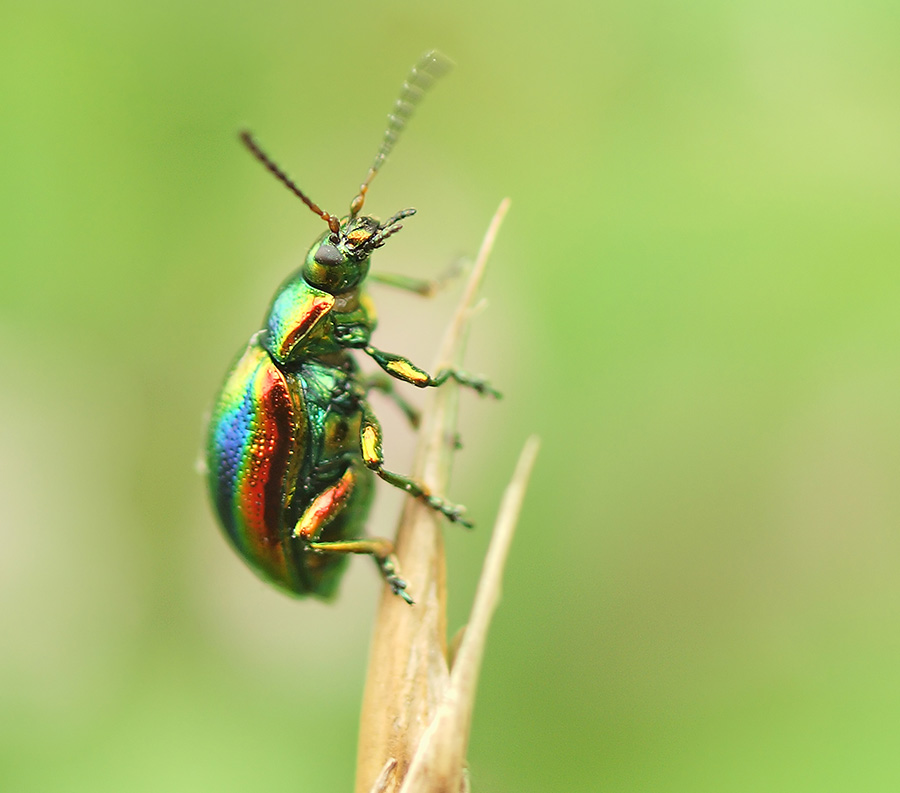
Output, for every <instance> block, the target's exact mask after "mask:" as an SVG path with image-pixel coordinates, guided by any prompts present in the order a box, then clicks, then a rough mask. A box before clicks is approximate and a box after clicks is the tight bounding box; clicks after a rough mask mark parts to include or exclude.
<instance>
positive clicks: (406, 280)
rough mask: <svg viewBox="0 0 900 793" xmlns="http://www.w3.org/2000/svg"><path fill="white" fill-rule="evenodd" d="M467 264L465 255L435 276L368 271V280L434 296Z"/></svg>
mask: <svg viewBox="0 0 900 793" xmlns="http://www.w3.org/2000/svg"><path fill="white" fill-rule="evenodd" d="M468 264H469V259H468V258H467V257H466V256H460V257H458V258H457V259H455V260H454V261H453V262H451V263H450V266H449V267H448V268H447V269H446V270H445V271H444V272H442V273H439V274H438V275H437V276H436V277H435V278H415V277H413V276H409V275H399V274H397V273H378V272H375V273H369V280H370V281H377V282H378V283H380V284H385V285H387V286H393V287H396V288H397V289H405V290H406V291H407V292H415V293H416V294H417V295H421V296H422V297H434V296H435V295H436V294H437V293H438V292H440V291H441V290H442V289H443V288H444V287H446V286H447V284H449V283H450V282H452V281H454V280H456V278H457V277H459V275H460V273H462V272H463V271H464V270H465V269H466V266H467V265H468Z"/></svg>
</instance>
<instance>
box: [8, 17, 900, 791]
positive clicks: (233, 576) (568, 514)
mask: <svg viewBox="0 0 900 793" xmlns="http://www.w3.org/2000/svg"><path fill="white" fill-rule="evenodd" d="M0 13H2V24H0V52H2V55H0V58H2V63H0V66H2V68H0V85H2V93H0V105H2V119H3V120H2V124H0V141H2V156H0V162H2V165H0V170H2V174H3V175H2V193H0V201H2V207H0V218H2V219H0V224H2V234H0V261H2V264H0V351H2V367H3V375H2V390H0V414H2V421H0V515H2V525H0V532H2V551H0V593H2V607H0V644H2V649H0V789H2V790H3V791H11V792H13V791H92V792H93V793H101V792H104V791H116V792H117V793H118V792H119V791H129V792H130V791H140V792H142V791H162V790H165V791H207V790H215V791H221V792H223V793H230V791H248V790H253V791H256V790H280V791H284V790H298V791H306V790H323V791H339V790H349V789H350V788H351V785H352V779H353V764H354V758H355V740H356V719H357V715H358V707H359V701H360V696H361V689H362V684H363V674H364V667H365V663H366V655H367V646H368V641H369V635H370V629H371V620H372V615H373V612H374V607H375V600H376V596H377V593H378V590H379V587H378V581H377V576H376V573H375V570H374V567H373V566H372V565H371V564H368V563H365V562H364V561H362V560H357V561H356V562H355V563H354V564H353V565H352V570H351V571H350V573H349V575H348V577H347V579H346V581H345V586H344V588H343V591H342V594H341V597H340V599H339V601H338V602H337V603H335V604H334V605H330V606H327V605H322V604H320V603H316V602H305V601H297V602H295V601H292V600H289V599H287V598H285V597H283V596H281V595H279V594H278V593H276V592H274V591H273V590H270V589H268V588H267V587H266V586H265V585H264V584H262V583H261V582H258V581H257V580H256V579H255V578H253V576H252V575H251V574H250V573H249V572H247V571H246V570H245V568H244V567H243V566H242V565H241V564H240V562H239V561H238V560H237V559H236V558H235V557H233V555H232V554H231V553H230V551H229V550H228V548H227V547H226V546H225V544H224V542H223V541H222V540H221V538H220V537H219V535H218V531H217V529H216V527H215V524H214V522H213V520H212V517H211V515H210V512H209V509H208V506H207V503H206V493H205V488H204V483H203V481H202V479H201V478H200V477H199V476H198V475H197V474H196V473H195V470H194V463H195V459H196V457H197V454H198V450H199V448H200V447H201V444H202V437H203V414H204V411H205V410H206V409H207V407H208V405H209V402H210V400H211V398H212V396H213V393H214V392H215V389H216V388H217V387H218V385H219V382H220V378H221V377H222V375H223V373H224V371H225V368H226V367H227V364H228V362H229V361H230V360H231V358H232V356H233V355H234V354H235V352H236V351H237V350H238V349H239V348H240V347H241V346H242V345H243V344H244V343H245V341H246V339H247V338H248V336H249V335H250V333H251V332H252V331H253V330H255V329H256V328H257V327H258V325H259V322H260V319H261V317H262V314H263V311H264V309H265V306H266V304H267V301H268V300H269V298H270V296H271V294H272V293H273V291H274V289H275V288H276V286H277V285H278V284H279V283H280V281H281V279H282V278H283V277H284V276H285V275H286V274H287V273H288V272H289V271H290V270H291V269H292V267H293V266H295V264H296V263H297V261H298V258H299V256H301V255H302V254H303V253H304V252H305V250H306V248H307V246H308V245H309V243H310V242H311V240H312V239H313V237H314V236H315V235H317V234H319V233H320V231H321V230H322V224H321V222H320V221H318V220H317V219H316V218H315V217H314V216H312V214H311V213H309V212H308V211H306V210H305V209H304V208H303V207H302V206H301V205H300V204H299V202H297V201H296V200H294V199H292V198H291V197H290V196H289V195H288V194H287V193H286V191H285V190H284V189H283V188H282V187H280V186H279V185H277V184H276V183H275V181H274V180H272V179H271V178H270V177H269V176H267V175H266V174H265V172H264V171H263V169H262V168H260V167H259V165H258V164H256V163H254V162H253V161H252V158H250V157H249V156H248V155H247V154H246V152H244V151H242V149H241V147H240V146H239V144H238V143H237V141H236V137H235V133H236V131H237V130H238V129H239V128H240V127H241V126H243V125H244V124H247V125H250V126H251V127H252V128H253V129H254V130H255V131H256V132H257V133H258V135H259V137H260V140H261V141H262V142H263V144H264V145H265V146H266V148H267V149H268V150H269V151H270V152H271V153H272V154H273V156H275V157H276V158H277V159H278V160H279V161H280V162H281V163H283V165H284V167H285V168H286V169H287V170H288V171H289V172H290V173H291V174H292V175H294V176H295V177H296V179H297V180H298V182H299V183H300V184H301V185H302V186H303V187H304V189H306V190H308V191H309V193H310V194H311V196H312V197H313V198H314V199H315V200H316V201H318V202H320V203H321V204H322V205H323V206H324V207H325V208H326V209H328V210H329V211H332V212H340V211H343V209H344V207H346V205H347V202H348V201H349V200H350V198H351V197H352V195H353V194H354V190H355V187H356V186H357V185H358V183H359V180H360V179H361V178H362V176H363V174H364V172H365V170H366V168H367V167H368V165H369V163H370V161H371V158H372V156H373V154H374V152H375V149H376V147H377V143H378V140H379V138H380V135H381V132H382V129H383V125H384V118H385V115H386V113H387V110H388V108H389V107H390V105H391V103H392V102H393V99H394V97H395V96H396V93H397V91H398V89H399V86H400V83H401V81H402V79H403V77H404V76H405V74H406V73H407V70H408V69H409V67H410V66H411V65H412V64H413V62H414V61H415V60H416V58H417V57H418V56H419V54H420V53H421V52H423V51H424V50H426V49H429V48H431V47H437V48H439V49H441V50H443V51H444V52H446V53H447V54H449V55H450V56H451V57H453V58H454V59H455V60H456V62H457V64H458V66H457V69H456V70H455V71H454V73H453V74H452V75H451V76H450V77H449V78H447V79H446V80H444V81H443V82H442V84H440V85H439V86H438V87H437V88H436V89H435V91H434V92H433V94H432V95H431V96H430V97H429V98H428V99H427V101H426V103H425V104H424V105H423V106H422V108H421V110H420V112H419V114H418V116H417V118H416V119H415V121H414V123H413V124H412V125H411V127H410V129H409V130H408V132H407V134H406V136H405V137H404V139H403V140H402V142H401V143H400V145H399V146H398V148H397V149H396V151H395V152H394V154H393V156H392V158H391V160H390V162H389V163H388V164H387V166H386V167H385V168H384V170H383V172H382V173H381V175H380V176H379V178H378V179H377V180H376V182H375V184H374V186H373V190H372V193H371V199H370V201H369V204H368V208H369V209H370V210H371V211H373V212H374V213H376V214H380V215H381V216H382V217H384V216H387V215H388V214H390V213H392V212H394V211H395V210H397V209H399V208H400V207H404V206H408V205H413V206H416V207H418V209H419V215H418V216H417V217H416V218H415V219H414V220H412V221H410V222H409V223H408V225H407V228H406V230H404V232H403V233H402V234H401V235H399V236H398V237H397V238H396V239H394V240H392V241H391V243H390V244H389V246H387V247H386V248H385V249H384V250H383V251H382V252H381V253H380V254H379V256H378V257H377V259H376V266H377V267H380V268H381V269H382V270H386V271H402V272H407V273H417V274H421V275H429V274H433V273H436V272H438V271H439V270H441V269H443V268H444V267H446V266H447V264H448V263H449V262H451V261H452V260H453V259H454V257H456V256H457V255H458V254H460V253H465V252H473V251H474V250H475V249H476V248H477V245H478V242H479V240H480V238H481V235H482V233H483V230H484V228H485V227H486V225H487V222H488V220H489V218H490V216H491V214H492V213H493V211H494V208H495V207H496V205H497V203H498V202H499V200H500V199H501V198H502V197H503V196H504V195H509V196H511V197H512V199H513V206H512V210H511V213H510V215H509V218H508V221H507V224H506V226H505V228H504V230H503V232H502V235H501V238H500V240H499V242H498V245H497V249H496V255H495V257H494V260H493V263H492V269H491V271H490V273H489V275H488V279H487V283H486V289H485V291H486V296H487V298H488V300H489V309H488V310H487V311H485V312H483V313H482V314H481V315H479V317H478V319H477V321H476V323H475V327H474V329H473V332H472V335H471V342H470V349H469V356H468V363H469V365H470V367H471V368H472V369H475V370H477V371H483V372H487V373H489V374H490V375H491V377H492V379H493V381H494V382H495V383H496V384H497V385H498V386H499V387H500V388H501V389H502V390H504V392H505V393H506V395H507V396H506V399H505V400H504V401H503V402H502V403H499V404H492V403H488V402H482V401H480V400H478V399H477V398H474V397H466V398H465V399H464V401H463V432H464V440H465V449H464V450H463V452H462V453H461V454H460V456H459V458H458V462H457V465H456V471H455V477H454V481H453V484H452V487H451V490H450V494H451V495H452V496H453V497H454V498H457V499H459V500H460V501H463V502H465V503H466V504H467V505H468V506H469V507H470V510H471V512H472V514H473V515H474V516H475V517H476V518H477V519H478V521H479V524H480V528H479V530H477V531H476V532H474V533H464V532H462V531H460V530H458V529H457V528H454V527H448V528H447V530H446V536H447V540H448V546H449V553H450V584H451V596H452V598H453V604H452V609H451V620H452V623H453V624H454V626H458V625H459V624H461V623H462V622H463V621H464V619H465V614H466V608H467V603H468V601H469V599H470V597H471V594H472V591H473V588H474V585H475V580H476V576H477V573H478V569H479V566H480V563H481V557H482V554H483V551H484V548H485V546H486V542H487V538H488V533H489V532H488V528H489V526H490V524H491V521H492V516H493V515H494V513H495V510H496V507H497V503H498V500H499V494H500V491H501V489H502V486H503V483H504V482H505V481H506V479H507V478H508V476H509V474H510V472H511V470H512V467H513V464H514V461H515V458H516V455H517V453H518V450H519V448H520V446H521V444H522V442H523V440H524V438H525V437H526V436H527V435H528V434H530V433H532V432H538V433H539V434H540V435H541V437H542V439H543V443H544V445H543V449H542V452H541V456H540V458H539V461H538V466H537V468H536V471H535V479H534V482H533V486H532V488H531V491H530V493H529V496H528V501H527V505H526V510H525V513H524V515H523V519H522V521H521V525H520V530H519V534H518V536H517V538H516V542H515V545H514V548H513V552H512V556H511V559H510V567H509V570H508V575H507V579H506V586H505V591H504V600H503V603H502V605H501V608H500V611H499V612H498V615H497V619H496V622H495V625H494V629H493V632H492V635H491V638H490V642H489V646H488V655H487V659H486V666H485V669H484V674H483V677H482V680H481V684H480V692H479V699H478V704H477V709H476V713H475V724H474V731H473V736H472V743H471V751H470V760H471V767H472V775H473V781H474V789H475V790H476V791H493V792H494V793H502V792H503V791H509V792H510V793H512V791H515V792H516V793H526V792H530V791H534V792H537V791H567V792H568V791H601V790H602V791H661V790H664V791H691V793H696V792H697V791H716V792H721V791H760V790H767V791H768V790H773V791H807V790H808V791H816V792H817V793H821V792H822V791H847V790H854V791H896V790H898V789H900V752H898V742H900V623H898V619H900V576H898V573H897V571H898V561H900V540H898V532H897V529H898V524H900V496H898V493H900V489H898V486H897V481H898V474H900V413H898V404H900V359H898V349H900V311H898V306H900V273H898V261H900V101H898V97H900V6H898V5H897V4H896V2H891V3H889V2H880V1H879V0H872V1H870V2H853V3H851V2H843V3H826V4H822V3H813V2H804V1H803V0H787V2H784V1H782V2H767V1H765V0H763V1H762V2H759V1H757V2H733V3H728V2H700V3H694V4H691V5H687V4H682V3H672V2H666V1H665V0H655V1H654V0H649V1H648V2H642V3H628V2H623V1H622V0H608V1H607V0H600V2H579V1H578V0H564V2H561V3H559V4H554V5H553V6H549V5H548V6H541V5H539V4H520V3H515V2H490V1H489V2H468V1H467V2H461V3H456V4H452V5H450V4H446V5H440V6H439V5H437V4H424V3H409V2H406V3H397V2H381V3H377V4H376V3H363V2H358V1H357V0H351V2H347V3H342V4H331V3H327V2H325V3H323V2H320V3H312V2H308V3H303V2H301V3H294V4H289V3H282V4H279V3H276V2H265V1H264V2H259V3H254V4H250V3H240V2H224V3H212V2H198V3H188V4H184V3H174V2H170V0H162V2H156V3H131V4H121V3H113V2H109V1H108V0H107V1H106V2H104V1H103V0H85V2H81V3H78V4H74V3H62V2H52V1H51V2H43V3H24V2H17V1H16V0H9V1H8V2H6V3H4V5H3V9H2V12H0ZM375 293H376V294H375V297H376V300H377V301H378V305H379V308H380V312H381V316H382V325H381V327H380V328H379V332H378V335H377V340H378V343H379V346H381V347H384V348H386V349H388V350H394V351H397V352H402V353H407V354H409V355H410V356H411V357H412V358H413V359H414V360H416V361H419V362H422V363H423V364H426V365H427V364H428V363H429V362H430V361H431V359H432V355H433V353H434V350H435V347H436V344H437V339H438V338H439V335H440V332H441V331H440V329H441V326H442V323H443V322H444V321H445V319H446V317H447V316H448V315H449V313H450V311H451V307H452V304H453V300H454V297H453V295H452V294H451V295H447V296H442V297H441V298H438V299H437V300H436V301H435V302H432V303H424V302H423V301H420V300H419V299H417V298H415V297H412V296H408V295H404V294H402V293H401V294H396V293H393V292H391V291H390V290H387V289H385V288H379V287H376V288H375ZM377 409H378V411H379V414H380V415H381V416H382V417H383V419H384V422H385V425H386V429H385V431H386V433H387V437H386V445H387V453H388V456H389V460H390V461H391V462H392V463H393V465H392V467H393V468H395V469H398V470H406V469H407V468H408V467H409V465H410V455H411V448H412V439H411V438H410V433H409V432H408V430H407V429H406V428H405V427H403V425H402V422H401V421H400V420H399V419H398V418H397V416H396V411H395V410H394V409H393V408H392V407H391V406H390V405H386V404H385V403H383V402H380V403H378V405H377ZM400 504H401V501H400V497H399V496H398V495H397V494H396V493H388V492H386V489H385V488H382V490H381V492H380V495H379V502H378V505H377V508H376V511H375V514H374V515H373V519H372V527H371V528H372V530H373V532H378V533H384V532H390V531H391V526H392V525H393V523H394V521H395V518H396V514H397V511H398V509H399V507H400Z"/></svg>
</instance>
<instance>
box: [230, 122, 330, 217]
mask: <svg viewBox="0 0 900 793" xmlns="http://www.w3.org/2000/svg"><path fill="white" fill-rule="evenodd" d="M240 138H241V142H242V143H243V144H244V145H245V146H246V147H247V148H248V149H250V152H251V153H252V154H253V156H254V157H256V159H257V160H259V161H260V162H261V163H262V164H263V165H265V166H266V168H267V169H268V170H269V172H270V173H272V174H274V175H275V177H276V178H277V179H278V181H279V182H281V183H282V184H283V185H284V186H285V187H287V189H288V190H290V191H291V192H292V193H293V194H294V195H295V196H297V198H299V199H300V200H301V201H302V202H303V203H304V204H306V206H308V207H309V208H310V209H311V210H312V211H313V212H315V213H316V214H317V215H318V216H319V217H320V218H322V220H324V221H325V222H326V223H327V224H328V228H329V229H331V233H332V234H337V233H338V232H339V231H340V229H341V221H340V220H338V218H337V216H335V215H329V214H328V213H327V212H325V211H324V210H322V209H320V208H319V206H318V205H317V204H316V203H314V202H313V201H312V199H310V198H308V197H307V196H306V194H305V193H304V192H303V191H302V190H301V189H300V188H299V187H297V185H295V184H294V183H293V181H291V179H290V177H289V176H288V175H287V174H286V173H285V172H284V171H282V170H281V168H279V167H278V166H277V165H276V164H275V163H274V162H273V161H272V160H271V159H270V158H269V156H268V155H267V154H266V153H265V152H264V151H263V150H262V149H261V148H259V146H258V145H257V143H256V141H255V140H254V139H253V135H251V134H250V133H249V132H248V131H247V130H244V131H243V132H241V134H240Z"/></svg>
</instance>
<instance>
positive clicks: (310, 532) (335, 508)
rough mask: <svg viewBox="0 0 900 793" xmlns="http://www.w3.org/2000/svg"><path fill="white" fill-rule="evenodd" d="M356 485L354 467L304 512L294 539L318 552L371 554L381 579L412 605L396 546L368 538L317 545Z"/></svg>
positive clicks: (382, 539) (326, 489)
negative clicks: (300, 540)
mask: <svg viewBox="0 0 900 793" xmlns="http://www.w3.org/2000/svg"><path fill="white" fill-rule="evenodd" d="M355 484H356V477H355V474H354V472H353V469H352V468H348V469H347V470H346V471H344V475H343V476H342V477H341V478H340V479H339V480H338V481H337V482H336V483H335V484H333V485H331V487H327V488H325V490H323V491H322V492H321V493H319V495H318V496H316V497H315V498H314V499H313V501H312V503H311V504H310V505H309V506H308V507H307V508H306V509H305V510H304V512H303V514H302V515H301V516H300V520H298V521H297V525H296V526H294V531H293V532H292V533H293V535H294V536H295V537H298V538H300V539H302V540H305V541H306V545H307V547H308V548H309V549H310V550H311V551H315V552H317V553H364V554H369V555H370V556H371V557H372V558H373V559H374V560H375V564H377V565H378V569H379V571H380V572H381V576H382V578H384V580H385V583H387V584H388V586H390V588H391V591H392V592H393V593H394V594H395V595H399V596H400V597H401V598H403V599H404V600H405V601H406V602H407V603H409V604H410V605H412V604H413V599H412V598H411V597H410V596H409V593H408V592H407V591H406V586H407V584H406V581H404V580H403V579H402V578H401V577H400V573H399V565H398V563H397V557H396V556H394V544H393V543H392V542H391V541H390V540H386V539H384V538H383V537H366V538H364V539H358V540H335V541H332V542H318V541H317V540H316V539H315V538H316V537H318V536H319V535H320V534H321V533H322V529H324V528H325V526H326V525H328V523H330V522H331V521H332V520H333V519H334V518H335V517H336V516H337V515H338V514H339V513H340V512H341V510H343V509H344V507H345V506H346V505H347V501H348V500H349V498H350V493H351V492H352V491H353V487H354V485H355Z"/></svg>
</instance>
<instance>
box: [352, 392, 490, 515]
mask: <svg viewBox="0 0 900 793" xmlns="http://www.w3.org/2000/svg"><path fill="white" fill-rule="evenodd" d="M359 443H360V448H361V450H362V458H363V462H364V463H365V464H366V467H367V468H370V469H371V470H372V471H374V472H375V473H376V474H377V475H378V476H379V477H380V478H381V479H383V480H384V481H385V482H387V483H388V484H389V485H393V486H394V487H396V488H399V489H400V490H403V491H405V492H407V493H409V494H410V495H411V496H412V497H413V498H418V499H420V500H422V501H424V502H425V503H426V504H427V505H428V506H429V507H431V509H433V510H435V511H436V512H440V513H441V514H442V515H443V516H444V517H446V518H447V519H448V520H451V521H453V522H454V523H460V524H462V525H463V526H465V527H466V528H468V529H471V528H473V524H472V522H471V521H469V520H467V519H466V518H464V517H463V515H464V514H465V511H466V508H465V507H463V506H460V505H458V504H451V503H450V502H449V501H446V500H445V499H443V498H440V497H439V496H436V495H434V494H433V493H432V492H431V491H430V490H429V489H428V487H426V486H425V485H424V484H422V483H421V482H417V481H416V480H415V479H412V478H411V477H408V476H404V475H403V474H396V473H394V472H393V471H388V470H387V469H386V468H385V467H384V454H383V453H382V450H381V425H380V424H379V423H378V419H377V418H375V414H374V413H372V411H371V410H370V409H369V408H368V406H364V407H363V418H362V424H361V425H360V430H359Z"/></svg>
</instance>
